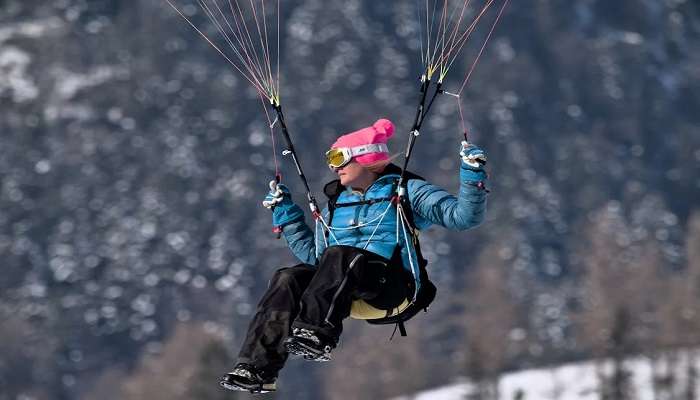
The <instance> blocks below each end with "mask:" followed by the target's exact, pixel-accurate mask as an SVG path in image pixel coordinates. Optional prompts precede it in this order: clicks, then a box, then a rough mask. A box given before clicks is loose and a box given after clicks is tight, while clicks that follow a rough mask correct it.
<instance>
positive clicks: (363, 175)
mask: <svg viewBox="0 0 700 400" xmlns="http://www.w3.org/2000/svg"><path fill="white" fill-rule="evenodd" d="M334 170H335V173H336V174H338V178H340V184H341V185H343V186H345V187H352V188H358V189H366V188H367V187H368V186H369V185H371V184H372V182H374V178H375V174H373V173H372V172H371V171H370V170H368V169H367V168H365V167H363V166H362V165H361V164H360V163H358V162H357V161H355V160H352V161H350V162H349V163H348V164H347V165H345V166H343V167H340V168H334Z"/></svg>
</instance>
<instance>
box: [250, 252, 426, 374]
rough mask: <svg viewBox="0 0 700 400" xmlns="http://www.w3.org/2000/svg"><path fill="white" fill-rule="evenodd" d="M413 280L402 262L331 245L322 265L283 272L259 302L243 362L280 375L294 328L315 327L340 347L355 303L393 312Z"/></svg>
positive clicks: (277, 273) (320, 261)
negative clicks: (377, 306) (285, 345)
mask: <svg viewBox="0 0 700 400" xmlns="http://www.w3.org/2000/svg"><path fill="white" fill-rule="evenodd" d="M395 258H397V257H393V259H395ZM412 281H413V279H412V277H411V275H410V272H408V271H406V270H405V269H404V268H403V267H402V266H401V264H400V263H396V262H393V263H392V261H390V260H387V259H386V258H384V257H380V256H379V255H377V254H375V253H372V252H369V251H366V250H363V249H360V248H357V247H351V246H330V247H328V248H327V249H326V251H325V252H324V253H323V254H322V255H321V258H320V260H319V263H318V266H312V265H308V264H300V265H297V266H294V267H290V268H282V269H280V270H278V271H277V272H275V274H274V275H273V277H272V279H271V280H270V284H269V286H268V288H267V291H266V292H265V294H264V295H263V297H262V299H261V300H260V303H259V304H258V308H257V310H256V314H255V316H254V317H253V320H252V321H251V322H250V325H249V327H248V332H247V334H246V337H245V340H244V342H243V346H242V348H241V351H240V353H239V356H238V362H243V363H248V364H252V365H254V366H255V367H257V368H258V369H260V370H262V371H265V373H266V374H267V375H269V376H277V373H278V371H279V370H280V369H282V367H283V366H284V363H285V361H286V360H287V352H286V350H285V348H284V345H283V342H284V339H286V338H287V337H288V336H289V335H290V333H291V329H292V327H298V328H306V329H310V330H312V331H314V332H315V333H316V334H317V335H318V336H320V337H321V338H322V339H324V340H325V341H327V342H330V343H332V344H333V345H335V344H337V342H338V339H339V337H340V334H341V332H342V330H343V319H345V318H347V317H348V316H349V315H350V309H351V306H352V301H353V300H355V299H363V300H367V301H369V302H370V303H371V304H381V305H382V307H383V308H384V307H385V308H386V309H390V308H393V307H396V306H398V305H399V304H401V303H402V302H403V301H404V300H405V299H406V298H407V297H410V296H412V293H413V292H412Z"/></svg>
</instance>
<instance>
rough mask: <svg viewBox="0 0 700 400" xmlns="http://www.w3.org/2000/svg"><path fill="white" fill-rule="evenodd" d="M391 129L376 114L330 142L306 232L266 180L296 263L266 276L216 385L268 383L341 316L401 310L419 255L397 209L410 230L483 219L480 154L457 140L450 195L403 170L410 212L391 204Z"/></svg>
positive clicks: (321, 346)
mask: <svg viewBox="0 0 700 400" xmlns="http://www.w3.org/2000/svg"><path fill="white" fill-rule="evenodd" d="M393 133H394V125H393V124H392V123H391V121H389V120H387V119H380V120H378V121H377V122H375V123H374V124H373V125H372V126H370V127H367V128H364V129H360V130H358V131H356V132H351V133H348V134H345V135H343V136H341V137H340V138H338V140H337V141H336V142H335V143H334V144H333V146H332V147H331V149H330V150H329V151H328V152H327V153H326V158H327V162H328V165H329V167H330V168H331V169H332V170H333V171H334V172H335V173H336V174H337V175H338V181H334V182H331V183H330V184H328V185H326V188H325V190H324V191H325V193H326V194H327V195H328V196H329V199H330V200H329V205H328V206H326V207H325V208H324V210H323V211H322V213H321V215H322V217H323V218H322V219H321V220H322V221H324V222H326V223H327V226H323V225H321V226H320V228H319V227H318V225H317V228H316V232H314V230H312V229H311V228H310V227H309V226H308V225H307V224H306V222H305V221H304V213H303V211H302V209H301V208H300V207H299V206H298V205H296V204H295V203H294V202H292V197H291V194H290V193H289V190H288V189H287V188H286V187H285V186H284V185H282V184H277V183H276V182H275V181H273V182H271V183H270V188H271V190H270V193H269V194H268V195H267V197H266V198H265V200H264V201H263V205H264V206H265V207H267V208H269V209H271V210H272V220H273V224H274V226H275V227H279V228H280V229H281V231H282V233H283V235H284V237H285V239H286V241H287V243H288V245H289V248H290V249H291V251H292V252H293V253H294V255H295V256H296V257H297V258H298V259H299V260H301V262H302V263H301V264H299V265H296V266H293V267H289V268H282V269H280V270H278V271H277V272H275V274H274V275H273V277H272V279H271V280H270V284H269V287H268V289H267V291H266V292H265V294H264V295H263V297H262V299H261V300H260V303H259V304H258V307H257V310H256V314H255V316H254V317H253V319H252V321H251V322H250V326H249V328H248V331H247V334H246V337H245V340H244V341H243V345H242V348H241V350H240V354H239V356H238V363H237V364H236V366H235V367H234V369H233V370H232V371H231V372H229V373H227V374H226V375H225V376H224V377H223V378H222V381H221V384H222V386H224V387H225V388H227V389H231V390H244V391H250V392H254V393H264V392H270V391H274V390H275V389H276V385H275V381H276V379H277V375H278V372H279V371H280V370H281V369H282V367H283V366H284V364H285V361H286V360H287V357H288V355H289V354H292V355H300V356H302V357H303V358H305V359H307V360H313V361H328V360H330V355H331V351H332V349H333V348H335V347H336V345H337V344H338V341H339V338H340V334H341V332H342V329H343V320H344V319H345V318H347V317H349V316H351V315H352V316H353V317H356V315H355V314H359V315H360V316H359V318H364V319H370V318H380V317H383V316H388V315H391V314H394V315H397V314H398V315H400V314H401V313H402V312H407V311H406V310H407V307H410V304H411V303H412V301H415V299H416V297H415V294H416V293H418V292H419V291H418V290H417V288H418V287H419V286H420V285H421V281H420V279H419V275H420V274H419V273H418V271H419V265H417V264H419V261H420V259H421V257H420V254H417V249H416V247H417V246H416V245H414V243H416V241H414V240H412V239H413V238H414V236H412V235H410V232H411V229H408V230H407V229H405V226H404V225H403V224H404V222H405V221H406V219H407V218H406V215H407V214H408V215H410V217H411V218H410V219H412V221H410V222H411V225H412V227H411V228H415V229H417V230H421V229H425V228H427V227H428V226H430V225H433V224H435V225H440V226H443V227H445V228H448V229H452V230H466V229H469V228H473V227H475V226H477V225H479V224H480V223H481V222H482V221H483V220H484V214H485V211H486V193H487V190H485V186H484V182H485V181H486V172H485V171H484V168H483V165H484V163H485V161H486V156H485V154H484V152H483V151H482V150H481V149H480V148H478V147H477V146H475V145H473V144H469V143H467V142H462V144H461V146H460V148H459V157H460V159H461V162H460V168H459V182H460V186H459V194H458V195H457V196H454V195H451V194H450V193H448V192H447V191H445V190H443V189H441V188H439V187H437V186H435V185H432V184H430V183H428V182H427V181H425V180H424V179H421V178H420V177H418V176H416V175H413V174H409V175H407V178H408V179H405V198H406V199H407V202H406V203H405V204H406V206H407V207H406V208H410V210H407V211H406V212H401V210H400V209H401V208H400V207H397V206H396V201H395V199H396V196H395V195H396V193H397V182H398V181H399V177H400V174H401V169H400V168H399V167H397V166H396V165H394V164H392V163H391V162H390V157H389V151H388V148H387V140H388V139H389V138H390V137H391V136H392V135H393ZM399 226H401V228H399ZM425 285H427V283H426V282H423V286H425ZM431 300H432V299H431ZM377 313H381V315H377ZM361 314H365V316H364V317H363V316H362V315H361Z"/></svg>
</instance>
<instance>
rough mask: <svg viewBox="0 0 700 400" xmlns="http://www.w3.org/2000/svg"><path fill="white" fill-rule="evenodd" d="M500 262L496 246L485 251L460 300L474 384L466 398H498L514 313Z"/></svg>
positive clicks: (485, 399) (470, 374) (470, 372)
mask: <svg viewBox="0 0 700 400" xmlns="http://www.w3.org/2000/svg"><path fill="white" fill-rule="evenodd" d="M500 260H501V258H500V257H498V248H497V246H495V245H494V246H489V247H487V248H485V249H484V250H483V251H482V253H481V254H480V256H479V261H478V262H477V267H476V269H475V270H474V271H473V272H472V273H471V274H470V276H469V277H468V279H469V281H468V283H467V287H466V290H465V292H466V295H465V296H463V298H462V301H463V305H464V309H465V314H464V323H465V324H466V331H467V339H468V342H467V346H466V349H467V355H466V358H467V363H466V372H467V374H468V375H469V377H470V378H471V379H473V380H474V382H475V383H476V391H475V393H472V394H470V395H469V397H468V398H470V399H474V400H487V399H497V398H498V393H499V390H498V381H499V377H500V374H501V372H502V371H503V368H504V366H505V363H506V361H507V358H508V349H509V340H508V337H509V333H510V332H511V330H512V329H513V328H514V325H515V319H516V312H517V311H516V308H515V305H514V304H513V302H512V300H511V296H510V293H509V291H508V287H507V282H508V280H507V279H506V274H507V271H506V268H508V267H507V266H506V265H505V263H503V262H502V261H500Z"/></svg>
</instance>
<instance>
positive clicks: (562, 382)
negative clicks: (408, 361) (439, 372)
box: [394, 357, 686, 400]
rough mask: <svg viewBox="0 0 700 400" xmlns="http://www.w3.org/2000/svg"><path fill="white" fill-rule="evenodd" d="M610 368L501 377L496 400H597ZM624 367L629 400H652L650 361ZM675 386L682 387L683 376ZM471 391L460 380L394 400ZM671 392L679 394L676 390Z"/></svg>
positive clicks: (433, 399) (451, 397)
mask: <svg viewBox="0 0 700 400" xmlns="http://www.w3.org/2000/svg"><path fill="white" fill-rule="evenodd" d="M612 367H613V365H612V362H610V361H605V362H599V363H595V362H592V361H587V362H580V363H571V364H564V365H559V366H554V367H552V368H538V369H529V370H523V371H517V372H512V373H508V374H504V375H503V376H502V377H501V380H500V385H499V400H513V399H517V398H519V397H517V395H518V392H519V391H521V394H522V397H520V398H522V399H523V400H598V399H599V398H600V393H599V380H598V376H599V374H600V373H601V372H602V373H603V374H604V375H605V376H610V375H611V373H612ZM625 367H626V369H627V371H629V372H630V374H631V382H630V387H631V390H632V392H633V393H632V398H634V399H635V400H653V399H654V394H653V390H652V380H653V379H652V369H651V361H650V360H649V359H648V358H645V357H638V358H633V359H629V360H626V361H625ZM677 372H679V371H677ZM679 375H682V373H679ZM677 382H678V383H679V384H680V385H685V383H686V382H685V379H684V377H683V376H680V379H678V381H677ZM474 388H475V386H474V384H473V383H471V382H469V381H466V380H462V381H459V382H456V383H454V384H451V385H447V386H443V387H440V388H436V389H431V390H427V391H423V392H420V393H416V394H412V395H407V396H402V397H397V398H395V399H394V400H464V399H465V398H468V397H467V396H468V395H469V394H470V393H473V390H474ZM675 392H676V394H679V393H678V390H677V389H676V391H675Z"/></svg>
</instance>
